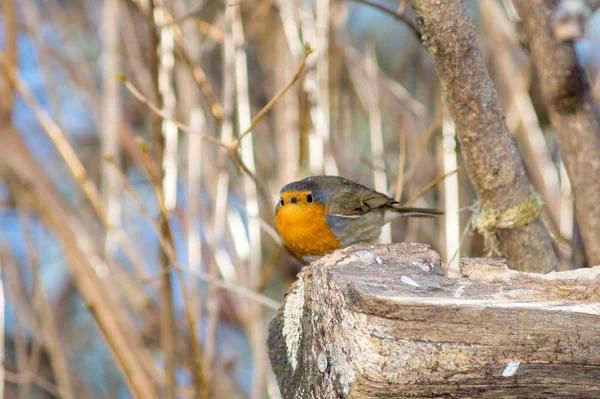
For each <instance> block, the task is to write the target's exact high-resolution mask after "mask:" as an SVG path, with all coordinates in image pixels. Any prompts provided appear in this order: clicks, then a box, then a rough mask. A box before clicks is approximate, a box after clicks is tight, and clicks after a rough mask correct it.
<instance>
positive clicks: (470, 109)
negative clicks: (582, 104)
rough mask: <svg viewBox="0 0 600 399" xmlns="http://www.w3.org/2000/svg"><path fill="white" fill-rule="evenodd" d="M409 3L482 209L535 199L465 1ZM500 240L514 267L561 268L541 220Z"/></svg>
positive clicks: (503, 207) (508, 232)
mask: <svg viewBox="0 0 600 399" xmlns="http://www.w3.org/2000/svg"><path fill="white" fill-rule="evenodd" d="M411 4H412V6H413V8H414V11H415V14H416V17H417V23H418V24H419V25H420V27H421V28H422V31H423V35H422V39H423V44H424V45H425V47H426V48H427V50H428V51H429V53H431V56H432V57H433V61H434V64H435V68H436V71H437V75H438V79H439V82H440V85H441V87H442V94H443V97H444V100H445V101H446V104H447V106H448V110H449V111H450V114H451V115H452V118H453V119H454V122H455V123H456V130H457V134H458V138H459V141H460V144H461V152H462V156H463V158H464V162H465V167H466V169H467V172H468V174H469V178H470V180H471V182H472V183H473V186H474V188H475V191H476V192H477V196H478V197H479V200H480V201H481V203H482V206H483V208H484V209H490V208H491V209H495V210H497V211H498V212H504V211H506V210H507V209H510V208H512V207H514V206H515V205H518V204H521V203H524V202H525V201H527V200H528V199H529V198H530V197H531V195H532V190H531V188H530V183H529V179H528V178H527V175H526V174H525V169H524V167H523V162H522V160H521V156H520V155H519V152H518V149H517V146H516V144H515V142H514V140H513V139H512V138H511V137H510V135H509V134H508V129H507V127H506V123H505V121H504V117H503V115H502V112H501V111H500V107H499V105H498V95H497V93H496V90H495V88H494V86H493V84H492V81H491V79H490V77H489V74H488V72H487V69H486V68H485V65H484V63H483V60H482V58H481V54H480V52H479V48H478V46H477V42H476V40H475V29H474V27H473V24H472V23H471V21H470V19H469V17H468V15H467V11H466V9H465V5H464V1H462V0H460V1H459V0H441V1H439V0H436V1H434V0H413V1H412V2H411ZM496 236H497V238H498V243H499V246H500V251H501V252H502V254H503V255H504V256H505V257H506V258H507V259H508V263H509V265H510V266H511V268H513V269H516V270H524V271H534V272H540V273H547V272H549V271H552V270H556V269H557V266H558V263H557V260H556V256H555V255H554V251H553V249H552V246H551V244H550V237H549V235H548V231H547V230H546V227H545V226H544V225H543V223H542V221H541V220H539V219H537V220H535V221H533V222H531V223H530V224H527V225H523V226H516V227H513V228H510V229H499V230H497V234H496Z"/></svg>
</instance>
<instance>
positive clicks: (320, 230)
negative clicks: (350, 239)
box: [275, 204, 340, 257]
mask: <svg viewBox="0 0 600 399" xmlns="http://www.w3.org/2000/svg"><path fill="white" fill-rule="evenodd" d="M326 216H327V206H321V205H319V204H312V205H308V204H286V205H285V206H284V207H282V208H280V209H279V211H278V212H277V216H276V218H275V220H276V223H277V229H278V230H279V235H280V236H281V239H282V240H283V243H284V244H285V246H286V247H288V249H289V250H290V251H292V252H293V253H294V254H296V255H297V256H299V257H305V256H321V255H326V254H328V253H331V252H333V251H335V250H336V249H338V248H339V247H340V241H339V240H338V239H337V238H336V237H335V236H334V235H333V233H332V231H331V229H330V228H329V226H328V225H327V221H326V219H325V217H326Z"/></svg>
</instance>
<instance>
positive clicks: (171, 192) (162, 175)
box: [145, 0, 178, 399]
mask: <svg viewBox="0 0 600 399" xmlns="http://www.w3.org/2000/svg"><path fill="white" fill-rule="evenodd" d="M150 12H151V14H152V17H153V22H154V26H155V27H156V28H157V29H159V34H158V43H157V47H156V52H157V54H158V60H157V61H158V70H157V74H158V75H157V77H158V93H159V98H160V100H159V103H160V104H161V112H162V113H164V114H165V115H167V116H168V117H169V118H168V119H162V120H161V121H160V131H161V133H160V134H153V143H152V144H153V149H154V151H155V154H156V158H157V160H158V164H159V165H160V166H159V167H158V168H157V170H156V171H154V170H153V163H152V160H151V159H150V158H149V156H148V155H147V154H146V153H145V155H146V157H145V158H146V169H147V170H148V172H149V174H150V177H151V179H150V181H151V183H152V185H153V186H154V188H155V191H156V196H157V198H158V202H159V205H160V211H161V212H160V224H161V234H162V235H163V237H165V238H166V239H167V240H169V241H170V239H172V237H171V236H170V234H171V231H170V228H169V218H170V215H171V212H172V211H173V209H174V208H175V205H176V201H177V197H176V195H177V139H178V131H177V125H176V124H175V123H174V122H173V118H174V114H175V106H176V98H175V93H174V92H173V87H172V79H173V67H174V66H175V56H174V54H173V46H174V38H173V32H172V31H171V30H170V29H169V28H158V27H159V26H162V25H164V23H165V17H164V9H163V3H162V1H161V0H154V1H153V2H151V10H150ZM153 172H154V173H153ZM170 243H171V244H172V245H174V243H173V242H171V241H170ZM159 257H160V260H159V262H160V265H161V267H162V270H163V271H165V274H164V275H163V279H162V284H161V288H160V346H161V348H162V351H163V359H164V371H165V376H166V384H165V393H164V394H165V397H166V398H167V399H175V395H176V390H177V380H176V375H175V371H176V368H177V359H176V355H175V351H176V348H175V345H176V344H175V341H176V340H177V329H176V326H175V309H173V284H172V282H171V275H170V273H168V272H167V271H168V270H170V267H169V259H168V257H167V256H166V254H165V253H164V252H162V251H161V253H160V256H159Z"/></svg>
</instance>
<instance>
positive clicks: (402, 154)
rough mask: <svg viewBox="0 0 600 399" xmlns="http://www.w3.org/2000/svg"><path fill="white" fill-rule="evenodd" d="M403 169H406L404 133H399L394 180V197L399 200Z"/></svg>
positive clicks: (403, 176)
mask: <svg viewBox="0 0 600 399" xmlns="http://www.w3.org/2000/svg"><path fill="white" fill-rule="evenodd" d="M405 169H406V135H404V134H402V135H400V159H399V160H398V173H397V175H398V177H397V180H396V194H395V195H394V199H395V200H396V201H398V202H400V199H401V198H402V192H403V190H404V181H405Z"/></svg>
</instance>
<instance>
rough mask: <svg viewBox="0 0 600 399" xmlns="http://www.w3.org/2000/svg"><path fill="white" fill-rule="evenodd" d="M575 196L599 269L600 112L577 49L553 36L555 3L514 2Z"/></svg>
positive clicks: (590, 257)
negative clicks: (552, 19)
mask: <svg viewBox="0 0 600 399" xmlns="http://www.w3.org/2000/svg"><path fill="white" fill-rule="evenodd" d="M514 4H515V7H516V8H517V11H518V12H519V15H520V16H521V17H522V18H523V25H524V28H525V32H526V34H527V39H528V42H529V49H530V51H531V56H532V59H533V63H534V65H535V68H536V71H537V73H538V75H539V77H540V81H541V82H543V85H542V87H541V88H542V95H543V97H544V101H545V102H546V106H547V107H548V113H549V115H550V121H551V122H552V126H553V127H554V130H555V132H556V137H557V139H558V144H559V146H560V149H561V152H562V156H563V159H564V161H565V167H566V169H567V173H568V174H569V179H570V180H571V186H572V187H573V194H574V196H575V214H576V217H577V222H578V223H579V228H580V230H581V235H582V237H583V244H584V248H585V252H586V256H587V259H588V264H590V265H599V264H600V240H598V237H600V201H599V199H600V111H599V110H598V105H597V104H596V103H595V101H594V99H593V97H592V93H591V90H590V86H589V82H588V79H587V77H586V75H585V72H584V70H583V68H582V67H581V65H580V64H579V62H578V60H577V56H576V54H575V50H574V48H573V44H572V43H570V42H561V41H559V40H557V39H555V38H554V37H553V36H552V34H551V23H552V22H551V13H550V11H551V10H552V9H553V8H554V7H555V5H556V1H554V0H552V1H544V0H515V1H514Z"/></svg>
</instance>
